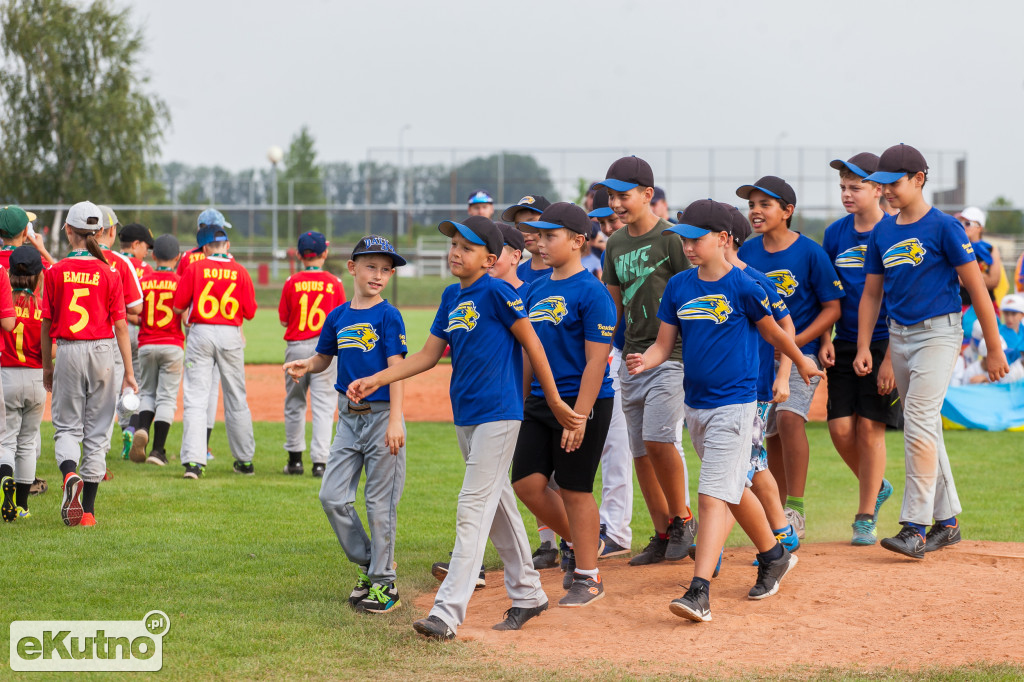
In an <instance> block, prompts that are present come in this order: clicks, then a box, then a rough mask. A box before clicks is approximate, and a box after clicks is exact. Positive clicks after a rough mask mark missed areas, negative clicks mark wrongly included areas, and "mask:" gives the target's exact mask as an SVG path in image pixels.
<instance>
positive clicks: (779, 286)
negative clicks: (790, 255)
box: [765, 270, 800, 296]
mask: <svg viewBox="0 0 1024 682" xmlns="http://www.w3.org/2000/svg"><path fill="white" fill-rule="evenodd" d="M765 276H766V277H768V279H770V280H771V281H772V284H774V285H775V291H777V292H779V296H792V295H793V292H794V291H796V288H797V287H798V286H800V282H798V281H796V277H794V276H793V273H792V272H790V271H789V270H772V271H771V272H766V273H765Z"/></svg>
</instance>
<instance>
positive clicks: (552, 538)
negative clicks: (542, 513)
mask: <svg viewBox="0 0 1024 682" xmlns="http://www.w3.org/2000/svg"><path fill="white" fill-rule="evenodd" d="M537 534H538V535H540V541H541V542H550V543H551V546H552V547H557V546H558V538H557V536H556V535H555V531H553V530H551V529H550V528H548V527H547V526H539V527H538V528H537Z"/></svg>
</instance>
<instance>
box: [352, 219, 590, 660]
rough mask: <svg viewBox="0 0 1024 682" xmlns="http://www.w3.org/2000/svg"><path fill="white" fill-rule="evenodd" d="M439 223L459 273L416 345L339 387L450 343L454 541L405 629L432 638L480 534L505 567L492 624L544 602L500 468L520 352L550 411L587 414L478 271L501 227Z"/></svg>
mask: <svg viewBox="0 0 1024 682" xmlns="http://www.w3.org/2000/svg"><path fill="white" fill-rule="evenodd" d="M438 229H439V230H440V231H441V233H442V234H444V235H445V236H448V237H451V240H452V242H451V248H450V249H449V251H448V267H449V269H450V270H451V272H452V274H453V275H455V276H456V277H458V278H459V282H458V283H457V284H453V285H451V286H450V287H448V288H447V289H445V291H444V294H443V295H442V296H441V305H440V306H439V307H438V309H437V316H436V317H435V318H434V323H433V325H432V326H431V328H430V335H429V336H428V337H427V341H426V343H424V344H423V349H422V350H421V351H420V352H418V353H414V354H413V355H410V356H409V357H408V358H406V359H405V360H403V361H402V362H400V363H397V364H396V365H394V366H393V367H389V368H388V369H386V370H384V371H382V372H378V373H376V374H374V375H373V376H370V377H367V378H364V379H357V380H355V381H353V382H352V383H351V384H349V386H348V397H349V399H350V400H352V401H353V402H355V403H358V402H359V401H360V400H362V399H363V398H366V397H367V396H370V395H372V394H373V392H374V391H376V390H377V389H378V388H380V387H382V386H386V385H388V384H390V383H392V382H394V381H399V380H401V379H407V378H409V377H411V376H413V375H415V374H419V373H420V372H424V371H426V370H428V369H430V368H431V367H433V366H434V365H436V364H437V362H438V360H440V359H441V355H442V354H443V353H444V349H445V347H446V346H449V345H450V346H451V358H452V381H451V401H452V412H453V416H454V421H455V427H456V435H457V436H458V441H459V449H460V450H462V456H463V459H465V461H466V475H465V478H464V479H463V482H462V490H461V491H460V492H459V506H458V512H457V515H456V520H455V525H456V536H455V547H454V548H453V550H452V558H451V562H450V563H449V566H448V574H447V576H446V577H445V579H444V582H442V583H441V587H440V589H439V590H438V592H437V596H436V597H435V598H434V607H433V608H432V609H431V610H430V615H429V616H427V617H426V618H423V619H421V620H418V621H416V622H415V623H413V628H414V629H415V630H416V631H417V632H419V633H420V634H422V635H425V636H426V637H429V638H433V639H445V640H447V639H454V638H455V635H456V631H457V629H458V627H459V625H461V624H462V622H463V621H464V620H465V618H466V607H467V606H468V604H469V599H470V597H471V596H472V595H473V590H474V589H475V587H476V580H477V574H478V572H479V570H480V562H481V561H482V560H483V556H484V546H485V544H486V543H487V533H488V531H490V538H491V542H492V543H494V547H495V548H496V549H497V550H498V554H499V556H500V557H501V560H502V562H503V563H504V565H505V589H506V591H507V592H508V594H509V597H510V598H511V599H512V608H510V609H509V610H508V611H507V612H506V618H505V620H504V621H502V622H501V623H498V624H497V625H496V626H495V629H499V630H518V629H519V628H520V627H522V625H523V623H525V622H526V621H527V620H529V619H530V618H533V617H534V616H537V615H540V613H541V612H543V611H544V610H545V609H547V606H548V600H547V596H546V595H545V594H544V590H543V589H542V588H541V585H540V576H539V574H538V573H537V571H536V570H534V568H533V563H532V561H531V560H530V545H529V540H528V538H527V536H526V529H525V528H524V527H523V520H522V518H521V517H520V516H519V509H518V507H517V506H516V499H515V494H514V493H513V492H512V484H511V483H510V482H509V479H508V469H509V465H510V464H511V462H512V455H513V453H514V451H515V445H516V437H517V436H518V434H519V426H520V423H521V422H522V419H523V353H522V351H524V350H525V351H526V354H527V355H528V356H529V357H530V362H531V364H532V366H533V370H534V373H535V374H536V375H537V378H538V380H539V381H540V384H541V386H542V388H543V390H544V395H545V397H546V399H547V403H548V406H549V407H550V408H551V411H552V414H554V415H555V418H556V419H557V420H558V422H559V423H560V424H562V426H563V427H564V428H566V429H569V430H576V429H578V428H580V426H581V425H582V424H583V423H584V422H585V421H586V416H584V415H579V414H576V413H575V412H573V410H572V408H571V407H569V406H568V405H567V404H566V403H565V402H564V401H563V400H562V399H561V398H560V397H559V394H558V388H557V387H556V386H555V380H554V378H553V376H552V374H551V368H550V366H549V365H548V361H547V357H546V356H545V355H544V349H543V348H542V347H541V344H540V340H539V339H538V338H537V334H536V333H535V332H534V331H533V327H532V326H531V325H530V320H529V319H528V318H527V317H526V312H525V309H524V306H523V302H522V299H520V298H519V295H518V294H516V292H515V290H514V289H512V287H511V286H509V285H508V284H507V283H505V282H503V281H501V280H498V279H494V278H493V277H491V276H490V275H488V274H487V270H488V269H489V268H491V267H492V266H493V265H494V262H495V261H496V260H497V258H498V255H499V254H500V253H501V249H502V239H501V232H500V231H499V230H498V228H497V226H496V225H495V224H494V223H493V222H491V221H490V220H489V219H487V218H484V217H482V216H472V217H470V218H467V219H466V220H464V221H463V222H461V223H457V222H455V221H451V220H446V221H444V222H443V223H441V224H440V225H438Z"/></svg>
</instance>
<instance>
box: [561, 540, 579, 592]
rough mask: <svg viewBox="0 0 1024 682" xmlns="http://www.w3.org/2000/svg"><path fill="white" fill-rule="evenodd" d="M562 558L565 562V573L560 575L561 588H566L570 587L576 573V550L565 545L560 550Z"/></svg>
mask: <svg viewBox="0 0 1024 682" xmlns="http://www.w3.org/2000/svg"><path fill="white" fill-rule="evenodd" d="M562 560H563V563H564V564H565V574H564V575H563V576H562V589H563V590H568V589H569V588H570V587H572V580H573V578H572V577H573V575H574V574H575V573H576V552H575V551H574V550H572V549H571V548H569V546H568V545H566V547H565V549H563V550H562Z"/></svg>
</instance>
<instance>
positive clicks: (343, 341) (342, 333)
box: [337, 322, 380, 353]
mask: <svg viewBox="0 0 1024 682" xmlns="http://www.w3.org/2000/svg"><path fill="white" fill-rule="evenodd" d="M337 339H338V350H343V349H345V348H354V349H356V350H361V351H363V352H364V353H365V352H367V351H371V350H373V349H374V348H375V347H376V346H377V342H378V341H379V340H380V335H379V334H377V330H376V329H374V328H373V325H371V324H369V323H368V322H359V323H357V324H350V325H349V326H347V327H343V328H341V329H339V330H338V335H337Z"/></svg>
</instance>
